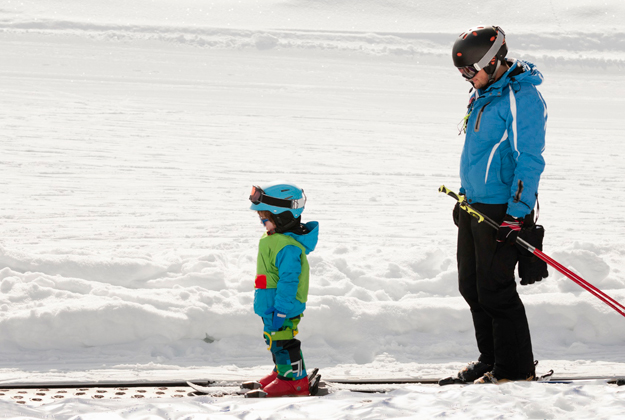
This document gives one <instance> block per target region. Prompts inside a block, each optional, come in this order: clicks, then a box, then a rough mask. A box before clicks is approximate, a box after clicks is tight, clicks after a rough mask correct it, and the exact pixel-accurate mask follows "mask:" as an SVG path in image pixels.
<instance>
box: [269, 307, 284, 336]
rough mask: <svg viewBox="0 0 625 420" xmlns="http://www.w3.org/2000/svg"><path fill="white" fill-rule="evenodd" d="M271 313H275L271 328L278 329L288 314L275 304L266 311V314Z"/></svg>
mask: <svg viewBox="0 0 625 420" xmlns="http://www.w3.org/2000/svg"><path fill="white" fill-rule="evenodd" d="M270 313H273V319H272V323H271V328H272V329H274V330H276V331H278V330H279V329H280V328H282V325H284V321H286V314H283V313H282V312H280V311H279V310H277V309H276V308H274V307H273V306H272V307H271V308H269V309H267V310H266V311H265V315H269V314H270Z"/></svg>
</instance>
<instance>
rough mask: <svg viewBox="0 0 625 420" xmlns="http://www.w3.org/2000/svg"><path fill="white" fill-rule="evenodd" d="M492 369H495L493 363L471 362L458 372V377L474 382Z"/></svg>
mask: <svg viewBox="0 0 625 420" xmlns="http://www.w3.org/2000/svg"><path fill="white" fill-rule="evenodd" d="M491 370H493V365H489V364H487V363H483V362H479V361H478V362H471V363H469V364H468V365H467V366H466V367H465V368H464V369H462V370H461V371H460V372H458V378H459V379H460V380H462V381H463V382H473V381H475V380H476V379H479V378H481V377H482V376H484V374H486V373H488V372H490V371H491Z"/></svg>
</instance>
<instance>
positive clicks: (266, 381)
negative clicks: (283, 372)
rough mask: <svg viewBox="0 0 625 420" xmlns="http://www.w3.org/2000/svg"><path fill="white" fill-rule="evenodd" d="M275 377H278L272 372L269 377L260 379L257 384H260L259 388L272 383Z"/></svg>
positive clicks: (276, 373)
mask: <svg viewBox="0 0 625 420" xmlns="http://www.w3.org/2000/svg"><path fill="white" fill-rule="evenodd" d="M277 377H278V372H276V371H275V370H274V371H272V372H271V373H270V374H269V375H267V376H265V377H264V378H263V379H260V380H259V381H258V383H259V384H260V387H261V388H264V387H266V386H267V385H269V384H270V383H272V382H273V381H275V380H276V378H277Z"/></svg>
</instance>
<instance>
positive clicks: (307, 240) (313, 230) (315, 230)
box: [284, 222, 319, 254]
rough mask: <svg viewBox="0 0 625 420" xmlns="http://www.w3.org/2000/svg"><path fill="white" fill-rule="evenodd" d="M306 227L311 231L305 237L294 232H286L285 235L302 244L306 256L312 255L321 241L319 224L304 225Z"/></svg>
mask: <svg viewBox="0 0 625 420" xmlns="http://www.w3.org/2000/svg"><path fill="white" fill-rule="evenodd" d="M304 226H305V227H306V229H308V231H309V232H308V233H306V234H304V235H297V234H295V233H293V232H285V233H284V234H285V235H288V236H290V237H292V238H293V239H295V240H296V241H297V242H299V243H300V244H302V245H303V246H304V249H305V250H306V254H310V253H311V252H313V251H314V250H315V247H316V246H317V241H318V240H319V222H308V223H304Z"/></svg>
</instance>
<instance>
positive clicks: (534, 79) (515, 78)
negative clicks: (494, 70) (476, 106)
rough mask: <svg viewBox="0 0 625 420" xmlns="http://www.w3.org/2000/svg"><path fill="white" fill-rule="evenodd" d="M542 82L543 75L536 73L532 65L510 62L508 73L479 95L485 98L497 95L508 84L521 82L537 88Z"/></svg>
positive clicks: (527, 62)
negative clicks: (485, 96)
mask: <svg viewBox="0 0 625 420" xmlns="http://www.w3.org/2000/svg"><path fill="white" fill-rule="evenodd" d="M519 72H520V73H519ZM543 81H544V78H543V74H542V73H541V72H540V71H538V69H537V68H536V66H535V65H534V64H532V63H530V62H529V61H523V60H512V64H511V65H510V68H509V69H508V71H507V72H505V73H504V74H503V76H501V78H500V79H499V80H497V81H496V82H495V83H493V84H492V85H490V86H489V87H488V88H486V89H485V90H484V91H482V90H480V93H482V94H485V95H487V96H490V95H498V94H500V92H501V90H502V89H503V88H504V87H506V86H508V85H509V84H514V83H520V82H523V83H530V84H532V85H535V86H538V85H540V84H541V83H542V82H543Z"/></svg>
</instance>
